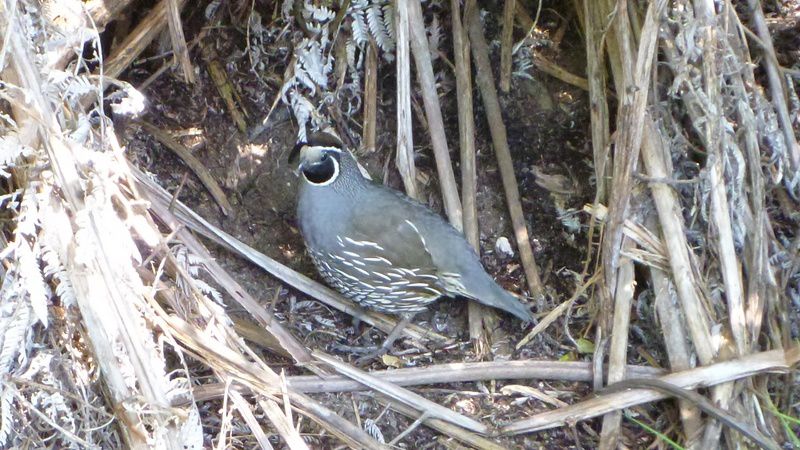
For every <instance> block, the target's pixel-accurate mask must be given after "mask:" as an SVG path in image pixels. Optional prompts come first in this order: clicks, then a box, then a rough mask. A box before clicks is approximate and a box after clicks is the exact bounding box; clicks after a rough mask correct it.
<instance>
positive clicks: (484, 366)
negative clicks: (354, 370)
mask: <svg viewBox="0 0 800 450" xmlns="http://www.w3.org/2000/svg"><path fill="white" fill-rule="evenodd" d="M625 372H626V373H627V374H628V375H629V376H631V377H636V378H653V377H657V376H660V375H664V374H665V373H666V372H665V371H664V370H663V369H658V368H655V367H646V366H627V367H626V369H625ZM369 375H370V376H372V377H375V378H378V379H380V380H383V381H386V382H388V383H392V384H396V385H398V386H422V385H430V384H439V383H467V382H473V381H487V380H559V381H574V382H581V383H588V382H590V381H592V380H593V379H594V374H593V370H592V364H590V363H588V362H579V361H535V360H528V361H484V362H475V363H451V364H437V365H433V366H429V367H419V368H416V367H415V368H406V369H390V370H379V371H375V372H369ZM287 383H288V384H289V386H291V387H292V389H295V390H297V391H298V392H305V393H309V394H316V393H322V392H350V391H361V390H366V389H367V388H366V387H365V386H364V385H363V384H361V383H359V382H357V381H353V380H351V379H350V378H347V377H344V376H338V375H326V376H324V377H320V376H317V375H299V376H292V377H287ZM224 388H225V386H224V385H223V384H219V383H218V384H204V385H201V386H197V387H195V388H194V391H193V393H194V396H195V398H197V399H198V400H200V399H202V400H208V399H211V398H217V397H219V396H220V395H222V393H223V391H224Z"/></svg>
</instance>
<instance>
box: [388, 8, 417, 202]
mask: <svg viewBox="0 0 800 450" xmlns="http://www.w3.org/2000/svg"><path fill="white" fill-rule="evenodd" d="M394 5H395V17H396V19H397V20H396V21H395V27H396V31H395V35H396V36H397V49H396V50H395V55H396V56H397V64H396V65H397V155H396V156H395V162H396V164H397V170H398V171H399V172H400V177H401V178H402V179H403V186H405V188H406V194H407V195H408V196H409V197H411V198H416V199H419V191H418V189H417V169H416V165H415V164H414V133H413V131H412V129H411V55H410V54H409V51H408V47H409V45H408V40H409V23H408V21H409V18H408V15H409V13H408V8H409V6H410V5H409V2H408V1H403V2H395V4H394Z"/></svg>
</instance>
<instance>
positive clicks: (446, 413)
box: [311, 351, 489, 434]
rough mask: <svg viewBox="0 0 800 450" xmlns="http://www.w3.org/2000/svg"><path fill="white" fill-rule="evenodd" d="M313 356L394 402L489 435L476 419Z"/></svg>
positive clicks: (329, 359)
mask: <svg viewBox="0 0 800 450" xmlns="http://www.w3.org/2000/svg"><path fill="white" fill-rule="evenodd" d="M311 355H312V356H313V357H314V358H317V359H319V360H320V361H322V362H324V363H325V364H327V365H329V366H331V367H333V368H334V369H336V371H337V372H339V373H341V374H342V375H345V376H347V377H350V378H352V379H354V380H356V381H358V382H359V383H361V384H363V385H365V386H367V387H369V388H372V389H374V390H375V391H378V392H380V393H381V394H383V395H386V396H387V397H389V398H391V399H392V400H393V401H396V402H399V403H402V404H405V405H406V406H410V407H412V408H414V409H416V410H418V411H420V412H421V413H426V414H428V416H429V417H431V418H436V419H441V420H444V421H447V422H450V423H452V424H454V425H458V426H461V427H464V428H466V429H468V430H470V431H474V432H476V433H482V434H487V433H488V431H489V428H488V427H487V426H486V425H484V424H482V423H480V422H478V421H476V420H474V419H471V418H469V417H467V416H464V415H461V414H458V413H456V412H454V411H452V410H450V409H448V408H445V407H444V406H442V405H439V404H437V403H434V402H432V401H430V400H428V399H426V398H425V397H422V396H421V395H418V394H415V393H413V392H411V391H409V390H407V389H403V388H401V387H399V386H397V385H395V384H392V383H388V382H386V381H383V380H381V379H379V378H376V377H374V376H372V375H370V374H368V373H366V372H363V371H361V370H359V369H356V368H355V367H352V366H350V365H348V364H345V363H343V362H342V361H339V360H338V359H336V358H334V357H332V356H328V355H325V354H324V353H321V352H317V351H315V352H312V353H311Z"/></svg>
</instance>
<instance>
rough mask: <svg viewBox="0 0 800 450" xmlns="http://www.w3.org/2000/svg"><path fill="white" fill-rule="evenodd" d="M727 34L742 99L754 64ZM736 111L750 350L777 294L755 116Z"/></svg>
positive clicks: (742, 108) (745, 109) (736, 37)
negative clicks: (745, 189) (744, 174)
mask: <svg viewBox="0 0 800 450" xmlns="http://www.w3.org/2000/svg"><path fill="white" fill-rule="evenodd" d="M727 9H728V11H730V14H731V16H732V19H733V20H735V21H736V24H737V27H738V28H739V29H743V28H744V26H742V24H741V22H739V16H738V15H737V14H736V10H735V9H734V8H733V6H732V5H731V4H730V3H729V2H728V6H727ZM729 36H730V38H729V39H730V41H732V42H731V43H730V44H731V47H732V51H733V52H734V54H736V56H737V58H736V59H737V60H738V61H741V62H743V63H744V64H742V65H741V66H740V67H741V68H742V69H741V73H742V76H741V77H732V78H731V79H732V83H731V85H732V86H733V89H734V90H735V91H736V93H737V95H738V98H739V99H745V98H747V97H748V95H747V89H746V87H745V83H747V85H749V86H756V81H755V76H754V74H753V66H754V65H753V63H752V61H751V60H750V51H749V50H748V49H747V44H746V41H745V39H744V36H742V34H740V33H731V34H730V35H729ZM723 70H724V69H723ZM736 114H737V118H738V120H739V123H740V124H741V127H740V130H741V132H742V140H743V141H744V147H745V156H746V158H747V164H748V165H749V167H748V172H749V174H750V198H751V202H752V206H751V210H752V211H753V215H754V216H755V225H754V226H752V227H748V230H747V233H748V235H749V238H748V239H747V241H746V243H745V246H746V247H751V249H750V250H749V251H745V254H750V255H751V256H750V258H751V260H750V261H749V264H750V268H749V270H748V278H747V286H748V289H747V314H746V318H745V320H746V321H747V327H748V332H749V333H748V334H749V336H750V340H751V342H749V343H748V346H749V348H750V350H754V349H756V348H757V345H758V338H759V336H760V335H761V324H762V321H763V319H764V309H765V307H766V304H767V302H768V301H770V300H774V299H776V296H768V294H767V291H768V287H767V286H768V285H769V284H770V282H769V281H768V280H772V279H774V276H773V274H772V273H771V272H772V267H771V265H770V263H769V255H768V253H767V245H766V244H765V243H766V242H768V241H767V238H766V236H765V230H766V228H767V226H768V224H769V216H768V214H767V211H766V209H765V208H764V203H765V194H764V175H763V173H762V172H761V153H760V149H759V145H758V134H757V130H758V126H757V123H756V115H755V113H754V112H753V108H752V107H751V106H750V103H749V102H745V101H743V100H741V101H738V102H736ZM787 279H788V278H787Z"/></svg>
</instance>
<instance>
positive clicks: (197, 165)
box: [139, 121, 233, 216]
mask: <svg viewBox="0 0 800 450" xmlns="http://www.w3.org/2000/svg"><path fill="white" fill-rule="evenodd" d="M139 124H140V125H141V126H142V128H144V130H145V131H147V132H148V133H150V134H151V135H152V136H153V137H154V138H156V140H157V141H158V142H160V143H162V144H163V145H164V146H165V147H167V148H168V149H170V150H172V152H173V153H175V155H177V156H178V158H180V159H181V160H182V161H183V162H184V163H185V164H186V165H187V166H189V168H190V169H191V170H192V172H194V174H195V175H197V178H199V179H200V182H201V183H203V186H205V187H206V189H208V192H209V193H210V194H211V197H213V198H214V201H215V202H217V205H219V207H220V209H221V210H222V213H223V214H225V215H226V216H227V215H228V214H230V212H231V211H233V207H232V206H231V204H230V202H228V198H227V197H226V196H225V192H224V191H223V190H222V188H221V187H219V184H218V183H217V180H215V179H214V177H213V176H212V175H211V172H209V171H208V169H206V166H204V165H203V163H202V162H201V161H200V160H199V159H198V158H197V157H196V156H194V155H193V154H192V152H190V151H189V149H187V148H186V147H185V146H184V145H183V144H181V143H180V142H178V141H177V140H176V139H175V138H174V137H172V136H171V135H170V134H169V133H167V132H165V131H164V130H162V129H160V128H158V127H157V126H155V125H153V124H152V123H150V122H146V121H142V122H139Z"/></svg>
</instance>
